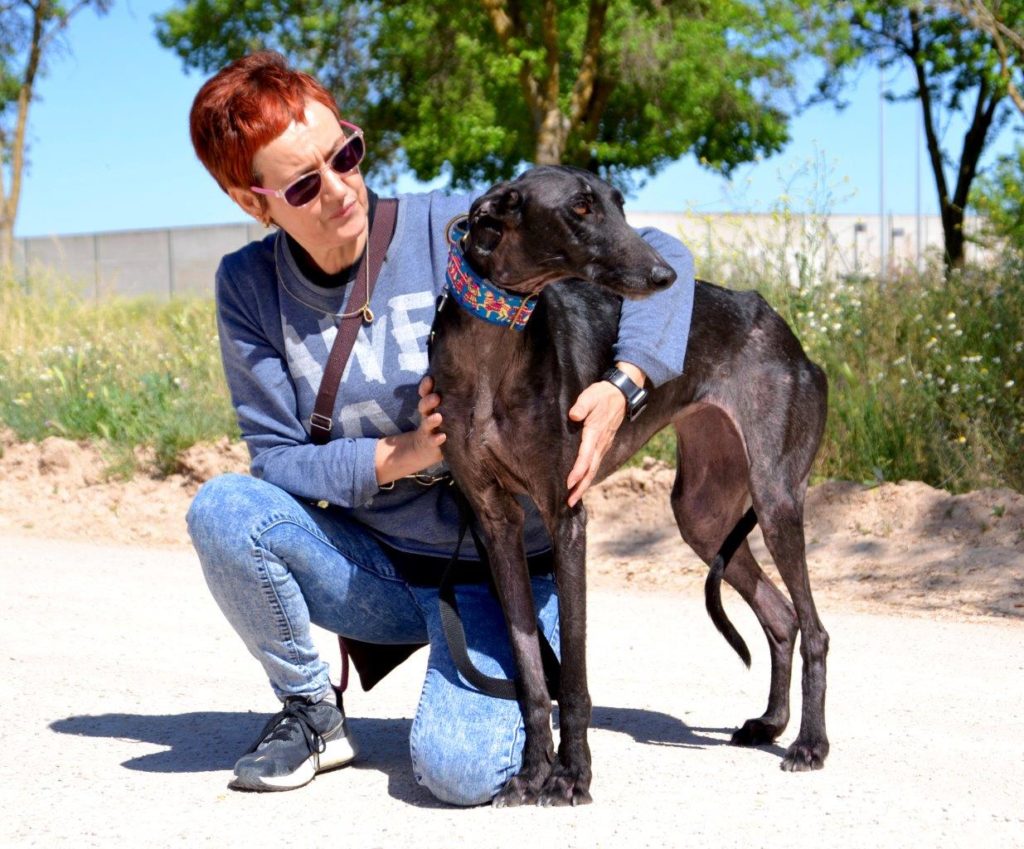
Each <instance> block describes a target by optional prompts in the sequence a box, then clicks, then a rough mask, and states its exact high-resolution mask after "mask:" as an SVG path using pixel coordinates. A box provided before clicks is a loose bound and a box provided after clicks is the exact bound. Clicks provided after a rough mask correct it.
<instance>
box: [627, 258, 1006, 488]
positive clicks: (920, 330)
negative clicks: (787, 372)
mask: <svg viewBox="0 0 1024 849" xmlns="http://www.w3.org/2000/svg"><path fill="white" fill-rule="evenodd" d="M742 282H743V283H746V282H748V281H747V280H746V279H745V278H744V279H743V281H742ZM757 288H758V289H760V290H761V292H762V294H764V296H765V297H766V298H767V299H768V301H769V302H770V303H772V304H773V305H774V306H775V307H776V308H777V309H779V311H780V312H781V313H782V314H783V315H785V316H786V318H787V319H788V320H789V321H790V322H791V324H792V326H793V329H794V330H795V332H796V334H797V336H798V337H799V338H800V339H801V342H802V343H803V345H804V348H805V350H806V351H807V353H808V355H809V356H810V357H811V358H812V359H813V360H815V361H816V362H817V363H818V364H819V365H821V366H822V367H823V368H824V369H825V371H826V373H827V375H828V379H829V417H828V425H827V428H826V431H825V438H824V440H823V442H822V446H821V450H820V452H819V454H818V459H817V462H816V464H815V469H814V481H820V480H825V479H829V478H840V479H844V480H856V481H861V482H867V483H873V482H881V481H883V480H888V481H899V480H921V481H924V482H925V483H928V484H930V485H932V486H936V487H942V488H945V489H949V490H952V491H955V492H956V491H965V490H969V489H974V488H977V487H982V486H1010V487H1013V488H1014V489H1017V490H1019V491H1024V396H1022V395H1021V392H1020V386H1021V385H1022V384H1024V341H1022V340H1024V279H1022V277H1021V275H1020V273H1019V271H1015V270H1013V269H1010V268H1007V269H1005V270H1003V271H1002V272H998V273H993V272H991V271H989V272H985V273H982V272H979V271H977V270H971V271H969V272H967V273H965V274H963V275H960V274H957V275H954V276H953V278H952V279H951V280H950V281H949V282H947V281H946V280H945V279H944V277H943V275H942V273H941V271H940V270H939V269H933V270H932V271H931V272H930V273H929V274H926V275H923V276H920V277H916V276H914V277H904V278H902V279H899V280H896V281H893V282H891V283H888V284H885V285H879V284H878V283H876V282H874V281H859V282H833V283H830V284H827V285H826V284H823V283H820V282H819V283H818V284H816V285H804V286H799V287H793V286H790V285H789V284H787V283H784V282H781V281H778V280H776V281H774V282H770V281H769V282H765V283H763V284H762V285H760V286H758V287H757ZM641 454H649V455H652V456H655V457H657V458H658V459H661V460H664V461H665V462H668V463H671V464H674V463H675V444H674V437H673V436H672V435H671V433H669V432H667V431H666V432H663V433H660V434H658V436H657V437H655V439H654V440H652V441H651V442H650V443H648V445H647V446H646V448H645V449H644V451H643V452H641ZM637 461H639V458H637Z"/></svg>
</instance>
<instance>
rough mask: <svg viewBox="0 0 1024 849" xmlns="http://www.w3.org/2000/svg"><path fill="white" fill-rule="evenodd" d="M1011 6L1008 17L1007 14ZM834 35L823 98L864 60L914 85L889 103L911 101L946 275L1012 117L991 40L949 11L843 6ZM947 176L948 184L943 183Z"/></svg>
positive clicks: (960, 259) (914, 4) (911, 2)
mask: <svg viewBox="0 0 1024 849" xmlns="http://www.w3.org/2000/svg"><path fill="white" fill-rule="evenodd" d="M1011 6H1012V9H1011ZM1003 7H1004V12H1005V13H1006V17H1005V18H1004V19H1003V20H1004V22H1005V23H1006V25H1007V26H1010V27H1011V28H1019V27H1020V25H1021V23H1024V4H1022V3H1013V4H1010V3H1004V4H1003ZM831 8H832V10H833V12H832V14H833V16H834V19H833V25H834V29H833V30H832V33H831V39H830V45H831V47H830V50H829V51H828V52H827V54H826V55H827V58H828V60H829V62H830V66H831V67H830V72H829V74H828V76H827V77H826V79H825V80H824V81H823V86H822V87H823V91H824V92H825V93H826V94H827V95H829V96H836V95H837V93H838V92H839V91H840V90H841V84H842V79H843V76H844V73H845V72H846V71H848V70H850V69H851V68H852V67H853V66H854V65H856V64H857V63H858V62H859V61H860V60H862V59H864V58H869V59H871V60H873V61H876V62H877V63H878V64H879V65H880V66H881V67H882V68H883V69H885V68H889V67H892V66H894V65H897V64H901V63H907V64H909V66H910V67H911V69H912V70H913V73H914V85H913V87H912V88H911V90H910V91H909V92H904V93H902V94H898V93H894V92H892V91H890V92H888V93H887V96H888V97H890V98H891V99H894V100H900V99H902V100H909V99H917V100H918V102H919V103H920V106H921V120H922V126H923V127H924V134H925V141H926V144H927V148H928V157H929V161H930V164H931V168H932V173H933V175H934V178H935V188H936V192H937V194H938V200H939V212H940V215H941V218H942V230H943V239H944V244H945V261H946V265H947V267H948V268H956V267H960V266H962V265H963V263H964V244H965V238H964V230H963V224H964V210H965V209H966V207H967V204H968V201H969V198H970V192H971V184H972V183H973V181H974V178H975V177H976V176H977V173H978V166H979V162H980V160H981V157H982V154H983V153H984V152H985V148H986V145H987V144H988V143H989V142H990V141H991V139H992V138H994V137H995V135H996V134H997V133H998V131H999V130H1000V129H1001V127H1002V126H1003V125H1004V124H1005V122H1006V121H1007V120H1008V119H1009V117H1010V114H1011V113H1010V111H1009V110H1008V109H1007V108H1005V107H1006V105H1007V103H1008V101H1007V99H1006V94H1007V85H1006V79H1005V78H1004V76H1003V75H1002V72H1001V70H1000V67H1001V65H1000V57H999V53H998V50H997V49H996V47H995V45H994V44H993V40H992V38H991V37H990V36H989V35H988V34H987V33H985V32H984V31H982V30H979V29H976V28H975V27H973V26H972V25H971V23H970V21H969V20H968V19H967V18H966V17H965V16H964V15H963V13H962V12H961V11H960V10H957V9H953V8H951V6H950V5H949V3H928V2H921V0H844V2H839V3H836V4H833V5H832V7H831ZM952 116H958V117H960V118H962V119H963V120H964V122H965V123H966V125H967V130H966V132H965V133H964V135H963V140H962V142H961V144H960V148H959V151H954V150H953V149H952V148H953V145H952V143H950V144H947V143H946V138H945V136H946V133H945V130H946V128H947V126H948V122H949V121H950V118H951V117H952ZM947 169H950V170H951V171H953V178H952V179H948V178H947Z"/></svg>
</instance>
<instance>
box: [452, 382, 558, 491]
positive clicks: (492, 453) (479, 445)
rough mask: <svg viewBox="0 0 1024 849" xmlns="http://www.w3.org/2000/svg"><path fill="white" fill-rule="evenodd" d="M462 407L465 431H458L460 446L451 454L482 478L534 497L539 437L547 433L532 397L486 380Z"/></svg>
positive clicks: (527, 393) (530, 394) (479, 384)
mask: <svg viewBox="0 0 1024 849" xmlns="http://www.w3.org/2000/svg"><path fill="white" fill-rule="evenodd" d="M458 406H459V408H461V410H463V411H465V414H464V418H465V420H464V422H463V424H464V427H461V428H455V429H454V433H453V435H454V436H455V437H456V439H457V440H458V442H457V443H456V444H455V445H450V446H449V450H452V449H454V450H456V451H458V452H459V453H460V454H462V455H463V457H464V459H465V461H466V463H467V465H469V467H470V468H472V469H473V470H474V472H475V474H476V475H479V476H481V477H486V478H491V479H493V480H496V481H497V482H498V483H499V484H500V485H501V486H502V487H503V488H504V489H507V490H509V491H513V492H516V493H529V491H530V470H531V469H532V468H534V467H536V465H537V464H536V461H535V459H534V460H533V461H532V462H531V458H535V456H536V454H537V450H538V447H537V433H538V431H541V430H543V429H544V424H543V416H541V415H539V411H538V409H537V406H538V405H537V403H536V399H535V398H534V397H533V395H532V393H530V392H529V391H527V390H526V389H523V390H520V391H512V392H509V391H503V389H502V388H500V387H498V386H496V385H494V384H493V383H491V382H490V381H488V380H486V379H482V380H479V381H478V382H477V384H476V386H475V387H474V392H473V395H472V397H467V398H466V399H465V401H464V403H462V404H459V405H458ZM460 431H461V433H460ZM460 436H461V439H459V437H460Z"/></svg>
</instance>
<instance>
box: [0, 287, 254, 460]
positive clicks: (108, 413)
mask: <svg viewBox="0 0 1024 849" xmlns="http://www.w3.org/2000/svg"><path fill="white" fill-rule="evenodd" d="M35 286H36V290H35V291H33V292H32V293H31V294H27V293H25V292H24V291H23V290H22V289H21V288H20V286H18V285H17V284H15V283H13V282H11V281H10V280H6V281H3V280H0V422H2V423H3V424H4V425H6V426H7V427H10V428H12V429H13V430H14V432H15V433H16V434H17V435H18V436H19V437H20V438H22V439H27V440H39V439H43V438H45V437H47V436H52V435H60V436H65V437H68V438H71V439H95V440H99V441H102V442H104V443H105V444H106V445H107V446H109V447H110V448H111V453H112V454H113V455H114V457H115V459H117V460H118V461H120V462H121V463H122V464H125V463H127V465H128V466H131V461H132V457H133V449H134V448H135V447H136V446H145V447H148V448H151V449H153V450H154V451H155V454H156V460H157V465H158V468H159V469H160V470H162V471H164V472H170V471H172V470H173V469H174V465H175V460H176V457H177V455H178V453H179V452H180V451H182V450H184V449H185V448H187V447H189V446H190V445H193V444H194V443H196V442H197V441H202V440H208V439H214V438H217V437H219V436H222V435H223V434H230V435H232V436H237V429H236V426H235V417H234V413H233V411H232V409H231V406H230V403H229V402H228V399H227V391H226V387H225V385H224V378H223V374H222V371H221V366H220V358H219V353H218V349H217V342H216V325H215V322H214V318H213V308H212V304H211V303H210V302H208V301H173V302H171V303H156V302H153V301H145V300H120V299H118V300H110V301H105V302H103V303H100V304H95V303H91V302H89V301H86V300H83V299H80V298H78V297H76V296H75V295H73V294H71V293H69V292H68V291H67V290H66V288H65V287H63V286H56V285H47V284H43V283H39V282H37V283H36V284H35Z"/></svg>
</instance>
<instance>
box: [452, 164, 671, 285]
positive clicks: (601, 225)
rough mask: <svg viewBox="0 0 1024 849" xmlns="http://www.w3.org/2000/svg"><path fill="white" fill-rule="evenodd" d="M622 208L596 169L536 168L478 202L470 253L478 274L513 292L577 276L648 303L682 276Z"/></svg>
mask: <svg viewBox="0 0 1024 849" xmlns="http://www.w3.org/2000/svg"><path fill="white" fill-rule="evenodd" d="M622 204H623V199H622V194H621V193H620V192H619V191H618V190H617V189H615V188H613V187H612V186H610V185H609V184H608V183H606V182H605V181H604V180H602V179H600V178H599V177H596V176H595V175H593V174H591V173H590V172H588V171H582V170H579V169H577V168H567V167H563V166H542V167H539V168H532V169H530V170H529V171H526V172H525V173H523V174H522V175H521V176H520V177H518V178H516V179H515V180H512V181H510V182H507V183H498V184H497V185H494V186H492V187H491V188H490V189H488V190H487V192H485V193H484V194H483V195H481V196H480V197H479V198H477V199H476V201H474V203H473V206H472V207H471V209H470V211H469V225H468V233H467V235H466V238H465V241H464V242H463V251H464V252H465V255H466V258H467V259H468V260H469V262H470V264H471V265H472V266H473V268H474V269H475V270H476V271H477V273H479V274H480V275H482V276H484V277H487V278H488V279H490V280H491V281H492V282H493V283H494V284H495V285H497V286H500V287H501V288H503V289H508V290H510V291H513V292H519V293H524V294H525V293H532V292H538V291H540V290H541V289H542V288H544V287H545V286H546V285H548V284H549V283H554V282H555V281H556V280H564V279H567V278H575V279H579V280H584V281H587V282H590V283H594V284H596V285H598V286H604V287H605V288H607V289H611V290H612V291H613V292H617V293H618V294H620V295H624V296H626V297H634V298H635V297H642V296H644V295H648V294H651V293H652V292H655V291H657V290H659V289H664V288H665V287H666V286H669V285H671V284H672V283H673V282H674V281H675V279H676V274H675V272H674V271H673V270H672V268H671V267H670V266H669V265H668V263H666V262H665V260H664V259H662V258H661V256H660V254H658V252H657V251H656V250H654V248H652V247H651V246H650V245H648V244H647V242H645V241H644V240H643V239H642V238H640V236H638V235H637V233H636V232H635V231H634V230H633V228H632V227H630V226H629V225H628V224H627V223H626V217H625V215H624V214H623V211H622Z"/></svg>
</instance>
